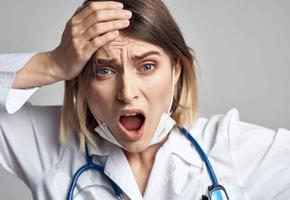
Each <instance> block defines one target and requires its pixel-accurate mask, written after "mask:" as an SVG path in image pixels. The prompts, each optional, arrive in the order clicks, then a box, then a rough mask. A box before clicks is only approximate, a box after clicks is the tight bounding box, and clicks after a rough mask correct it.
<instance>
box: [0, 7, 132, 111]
mask: <svg viewBox="0 0 290 200" xmlns="http://www.w3.org/2000/svg"><path fill="white" fill-rule="evenodd" d="M120 5H121V4H120V3H116V2H115V3H113V2H93V3H90V4H88V6H86V7H84V8H80V9H78V10H77V11H76V13H75V14H74V15H73V17H72V18H71V19H70V20H69V21H68V22H67V24H66V27H65V30H64V32H63V35H62V39H61V42H60V44H59V45H58V46H57V47H56V48H55V49H54V50H52V51H49V52H43V53H38V54H35V55H34V56H32V57H31V58H30V59H29V60H28V61H27V62H26V63H25V64H24V66H23V67H22V68H21V69H20V70H18V68H20V67H18V68H17V67H16V68H17V70H18V71H17V70H14V71H13V70H11V69H8V70H7V66H4V65H3V63H4V64H5V63H7V59H8V62H9V59H11V62H12V61H13V60H14V59H13V56H12V55H11V56H5V55H4V56H2V57H4V58H5V60H4V59H3V60H1V55H0V93H1V97H0V107H1V106H2V107H6V110H7V111H8V112H9V105H8V106H7V104H10V103H9V100H10V99H13V100H12V101H14V100H15V99H16V101H18V98H15V96H18V93H19V91H17V90H16V91H13V90H11V89H12V88H14V89H28V88H33V87H41V86H44V85H48V84H52V83H55V82H57V81H60V80H71V79H73V78H75V77H77V76H78V74H79V73H80V72H81V71H82V69H83V68H84V66H85V64H86V63H87V61H88V60H89V59H90V58H91V56H92V55H93V53H94V52H96V51H97V50H98V49H99V48H100V47H102V46H103V45H105V44H107V43H108V42H110V41H112V40H114V39H115V38H116V37H117V36H118V35H119V31H118V30H119V29H122V28H126V27H127V26H128V24H124V22H125V21H128V20H129V18H130V17H131V15H130V14H129V15H128V14H126V13H128V11H127V12H126V11H124V10H123V9H122V5H121V6H120ZM10 64H11V63H10ZM12 65H13V64H12ZM13 69H14V68H13ZM7 71H8V72H7ZM16 71H17V73H16V75H15V72H16ZM1 74H2V75H1ZM1 79H2V80H1ZM14 79H15V81H13V80H14ZM9 89H10V90H9ZM28 91H29V95H27V94H25V95H24V96H25V98H24V97H23V98H19V99H24V100H22V101H21V103H18V104H17V106H16V107H17V108H18V109H19V108H20V107H21V105H23V104H24V102H25V101H26V100H27V99H28V98H29V96H30V95H32V93H33V90H28ZM21 92H22V93H23V91H21ZM8 93H9V94H11V93H14V94H12V95H9V94H8ZM15 93H17V95H15ZM24 93H25V92H24ZM9 96H10V98H9ZM10 105H11V104H10ZM19 105H20V106H19ZM12 107H13V106H12ZM18 109H16V108H14V109H12V111H10V112H9V113H13V112H15V111H16V110H18Z"/></svg>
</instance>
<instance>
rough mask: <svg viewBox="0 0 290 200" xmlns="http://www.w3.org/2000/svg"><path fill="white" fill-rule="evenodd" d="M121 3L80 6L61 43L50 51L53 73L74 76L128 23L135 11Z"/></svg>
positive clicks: (67, 77) (67, 25)
mask: <svg viewBox="0 0 290 200" xmlns="http://www.w3.org/2000/svg"><path fill="white" fill-rule="evenodd" d="M122 8H123V5H122V4H121V3H118V2H113V1H106V2H91V3H89V4H87V5H86V6H85V7H80V8H79V9H78V10H77V11H76V12H75V14H74V15H73V16H72V17H71V18H70V20H69V21H68V22H67V23H66V27H65V30H64V32H63V35H62V39H61V42H60V44H59V46H58V47H57V48H56V49H54V50H53V51H51V52H50V53H51V58H52V59H53V62H54V63H55V64H54V65H51V70H50V73H51V75H52V76H53V77H55V78H56V79H57V80H70V79H73V78H75V77H76V76H77V75H78V74H79V73H80V72H81V71H82V69H83V68H84V66H85V64H86V63H87V61H88V60H89V59H90V58H91V56H92V55H93V53H94V52H95V51H97V50H98V49H99V48H100V47H102V46H104V45H105V44H107V43H108V42H110V41H112V40H113V39H115V38H116V37H117V36H118V35H119V31H118V30H120V29H123V28H126V27H127V26H128V25H129V19H130V18H131V15H132V13H131V12H130V11H128V10H124V9H122Z"/></svg>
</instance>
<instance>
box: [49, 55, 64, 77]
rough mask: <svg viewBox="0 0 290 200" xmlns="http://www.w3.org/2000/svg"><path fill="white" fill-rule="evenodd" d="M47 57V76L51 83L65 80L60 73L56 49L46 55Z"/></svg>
mask: <svg viewBox="0 0 290 200" xmlns="http://www.w3.org/2000/svg"><path fill="white" fill-rule="evenodd" d="M46 56H47V74H48V76H49V78H50V79H52V82H58V81H62V80H65V78H64V77H63V75H62V74H63V73H62V72H61V69H62V68H61V62H60V61H61V60H60V59H59V58H58V54H57V49H54V50H52V51H49V52H47V53H46Z"/></svg>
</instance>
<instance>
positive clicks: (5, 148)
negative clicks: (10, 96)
mask: <svg viewBox="0 0 290 200" xmlns="http://www.w3.org/2000/svg"><path fill="white" fill-rule="evenodd" d="M60 110H61V108H60V107H59V106H32V105H31V104H30V103H28V102H27V103H25V104H24V105H23V106H22V107H21V108H20V109H19V111H17V112H16V113H14V114H8V113H7V112H5V111H3V110H2V111H0V164H1V165H2V166H3V167H4V168H5V169H6V170H7V171H9V172H10V173H12V174H14V175H16V176H17V177H18V178H20V179H22V180H23V181H24V183H26V185H27V186H28V187H29V188H33V189H36V188H37V187H39V185H41V181H42V180H44V178H47V177H46V176H47V174H49V173H50V172H51V171H53V170H54V167H55V166H56V164H57V163H58V161H59V159H60V157H61V152H62V150H61V145H60V143H59V139H58V137H59V134H58V133H59V122H60Z"/></svg>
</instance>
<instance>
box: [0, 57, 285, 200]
mask: <svg viewBox="0 0 290 200" xmlns="http://www.w3.org/2000/svg"><path fill="white" fill-rule="evenodd" d="M32 55H33V53H31V54H9V55H0V80H1V81H0V103H1V104H0V105H2V109H1V111H0V164H1V165H2V166H3V167H4V168H5V169H6V170H8V171H9V172H11V173H13V174H15V175H16V176H17V177H19V178H20V179H22V180H23V181H24V182H25V183H26V185H27V186H28V187H29V188H30V189H31V191H32V195H33V198H34V199H37V200H45V199H49V200H50V199H53V200H63V199H65V197H66V194H67V190H68V187H69V184H70V182H71V180H72V176H73V174H74V173H75V172H76V170H77V169H79V168H80V167H81V166H82V165H84V164H85V162H86V160H85V154H84V153H82V152H80V151H79V149H78V145H77V140H76V139H75V138H74V137H72V138H71V139H70V140H69V142H68V144H66V145H61V144H60V143H59V140H58V135H59V124H60V123H59V122H60V111H61V110H60V109H61V107H60V106H32V105H31V104H29V103H26V101H27V99H28V98H29V97H30V96H31V95H32V94H33V93H34V92H35V91H36V90H37V89H38V88H33V89H27V90H16V89H11V88H10V87H11V85H12V82H13V77H14V74H15V72H16V71H17V70H19V69H20V68H21V67H22V66H23V65H24V64H25V63H26V62H27V61H28V60H29V59H30V58H31V56H32ZM12 113H14V114H12ZM192 127H193V128H191V129H190V130H189V132H190V133H191V134H192V136H193V137H194V138H195V139H196V140H197V141H198V142H199V144H200V145H201V147H202V148H203V150H204V151H205V152H206V154H207V156H208V158H209V160H210V162H211V163H212V165H213V168H214V171H215V173H216V175H217V178H218V180H219V182H220V184H222V185H223V186H224V187H225V188H226V190H227V192H228V195H229V197H230V199H231V200H240V199H241V200H273V199H278V200H286V199H290V131H289V130H286V129H283V128H280V129H278V130H271V129H268V128H265V127H261V126H258V125H254V124H250V123H246V122H242V121H240V119H239V113H238V110H237V109H235V108H233V109H231V110H229V111H228V112H227V113H226V114H225V115H220V114H219V115H214V116H212V117H211V118H209V119H205V118H198V120H197V121H196V122H194V123H193V126H192ZM96 140H97V141H98V147H97V148H95V147H94V146H92V145H91V144H90V143H89V144H88V150H89V154H90V155H92V156H93V158H94V162H96V163H98V164H101V165H102V166H104V168H105V173H106V174H107V175H108V176H109V177H110V178H111V179H112V180H114V181H115V182H116V183H117V184H118V185H119V186H120V188H121V189H122V190H123V191H124V193H125V194H124V196H123V197H124V199H131V200H143V199H144V200H153V199H154V200H177V199H178V200H187V199H188V200H189V199H190V200H198V199H201V196H202V195H203V194H206V193H207V187H208V186H209V185H210V184H211V182H210V179H209V175H208V172H207V169H206V167H205V165H204V163H203V162H202V160H201V159H200V157H199V155H198V153H197V151H196V150H195V149H194V147H193V146H192V145H191V143H190V142H189V141H188V140H187V139H186V137H185V136H184V135H182V134H181V133H180V132H179V131H178V130H177V129H176V128H174V129H173V130H172V131H171V132H170V135H169V137H168V140H167V141H166V142H165V143H164V144H163V146H162V147H161V148H160V149H159V150H158V152H157V155H156V158H155V162H154V165H153V168H152V170H151V174H150V177H149V180H148V183H147V187H146V191H145V193H144V195H143V196H142V194H141V193H140V191H139V189H138V186H137V183H136V181H135V179H134V176H133V174H132V171H131V169H130V166H129V164H128V161H127V159H126V157H125V155H124V153H123V151H122V150H121V149H120V148H119V147H117V146H115V145H113V144H110V143H108V142H107V141H105V140H103V139H102V138H100V137H98V136H96ZM111 193H112V189H111V186H110V184H109V183H108V181H107V180H106V179H105V178H104V177H103V176H102V175H101V174H99V173H96V172H92V171H90V172H87V173H85V174H84V175H82V176H81V178H80V180H79V183H78V187H77V189H76V193H75V195H76V198H75V199H86V200H91V199H106V200H110V199H115V198H114V195H111Z"/></svg>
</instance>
